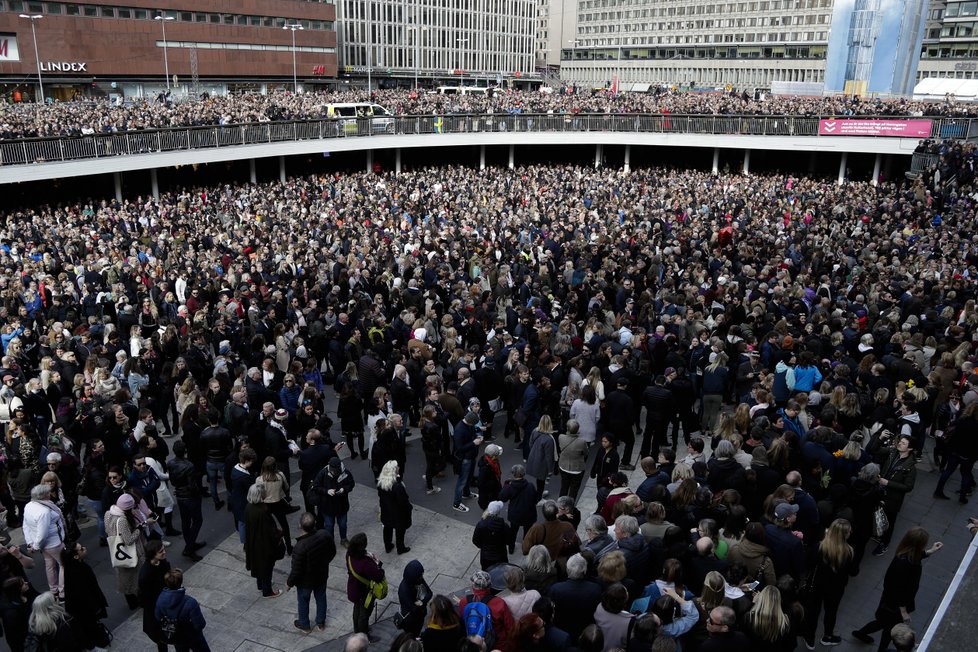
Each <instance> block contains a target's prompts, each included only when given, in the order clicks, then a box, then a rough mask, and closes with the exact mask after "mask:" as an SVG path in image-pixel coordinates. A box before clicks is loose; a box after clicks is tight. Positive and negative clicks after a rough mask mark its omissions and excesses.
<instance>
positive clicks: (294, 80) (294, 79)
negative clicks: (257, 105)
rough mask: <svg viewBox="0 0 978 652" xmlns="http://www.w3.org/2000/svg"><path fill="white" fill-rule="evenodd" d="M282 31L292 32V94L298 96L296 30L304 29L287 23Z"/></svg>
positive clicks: (295, 24) (297, 24)
mask: <svg viewBox="0 0 978 652" xmlns="http://www.w3.org/2000/svg"><path fill="white" fill-rule="evenodd" d="M282 29H287V30H290V31H291V32H292V92H293V93H295V94H296V95H298V94H299V81H298V78H297V77H296V73H295V33H296V30H301V29H303V27H302V25H300V24H299V23H286V24H285V25H282Z"/></svg>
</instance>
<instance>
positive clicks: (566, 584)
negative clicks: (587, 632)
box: [549, 580, 601, 638]
mask: <svg viewBox="0 0 978 652" xmlns="http://www.w3.org/2000/svg"><path fill="white" fill-rule="evenodd" d="M549 596H550V599H551V600H553V603H554V625H556V626H557V627H560V628H561V629H562V630H564V631H565V632H567V633H568V634H570V635H571V637H573V638H577V637H578V636H580V634H581V632H582V631H584V628H585V627H587V626H588V625H590V624H591V623H593V622H594V610H595V609H597V608H598V604H600V603H601V586H600V585H599V584H597V583H596V582H592V581H590V580H564V581H563V582H557V583H556V584H554V585H553V586H551V587H550V592H549Z"/></svg>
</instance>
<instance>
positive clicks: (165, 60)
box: [153, 13, 176, 93]
mask: <svg viewBox="0 0 978 652" xmlns="http://www.w3.org/2000/svg"><path fill="white" fill-rule="evenodd" d="M153 20H158V21H160V27H162V28H163V74H164V75H166V92H167V93H169V92H170V61H169V59H168V58H167V54H166V23H167V22H168V21H171V20H176V19H175V18H174V17H173V16H167V15H165V14H162V13H161V14H160V15H158V16H155V17H154V18H153Z"/></svg>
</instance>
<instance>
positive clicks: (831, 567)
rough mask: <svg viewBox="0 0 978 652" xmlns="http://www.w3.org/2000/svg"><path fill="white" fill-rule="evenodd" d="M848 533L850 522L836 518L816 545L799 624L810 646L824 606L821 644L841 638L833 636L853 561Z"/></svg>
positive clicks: (835, 643) (849, 532)
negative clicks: (802, 617) (802, 621)
mask: <svg viewBox="0 0 978 652" xmlns="http://www.w3.org/2000/svg"><path fill="white" fill-rule="evenodd" d="M851 534H852V526H851V525H850V524H849V521H847V520H846V519H844V518H837V519H835V520H834V521H832V524H831V525H829V528H828V529H827V530H826V531H825V537H824V538H823V539H822V543H821V544H819V547H818V559H817V560H816V562H815V569H814V571H812V574H811V576H810V580H809V582H810V584H809V589H810V590H809V592H808V595H809V598H808V601H807V603H806V604H805V623H804V625H803V627H802V637H803V638H804V639H805V643H806V645H808V648H809V649H812V648H814V647H815V630H816V628H817V626H818V614H819V611H821V610H822V607H823V606H824V607H825V615H824V616H823V619H822V623H823V625H824V626H825V631H824V632H823V634H822V641H821V642H822V645H823V646H831V645H838V644H839V643H841V642H842V638H840V637H839V636H836V635H835V623H836V618H837V616H838V613H839V604H840V603H841V602H842V595H843V594H844V593H845V590H846V585H847V584H848V583H849V570H850V566H851V564H852V560H853V551H852V546H850V545H849V535H851Z"/></svg>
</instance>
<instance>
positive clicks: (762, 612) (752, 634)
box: [744, 586, 795, 651]
mask: <svg viewBox="0 0 978 652" xmlns="http://www.w3.org/2000/svg"><path fill="white" fill-rule="evenodd" d="M744 625H745V627H744V630H745V632H744V633H745V634H747V638H748V639H750V642H751V643H752V646H753V648H754V649H755V650H772V651H774V650H793V649H794V641H795V633H794V632H793V631H792V627H791V619H790V618H788V614H786V613H785V612H784V609H782V608H781V591H779V590H778V588H777V587H776V586H765V587H764V588H763V589H762V590H761V592H760V593H758V594H757V597H756V598H754V606H752V607H751V609H750V611H748V612H747V616H746V617H745V618H744Z"/></svg>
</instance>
